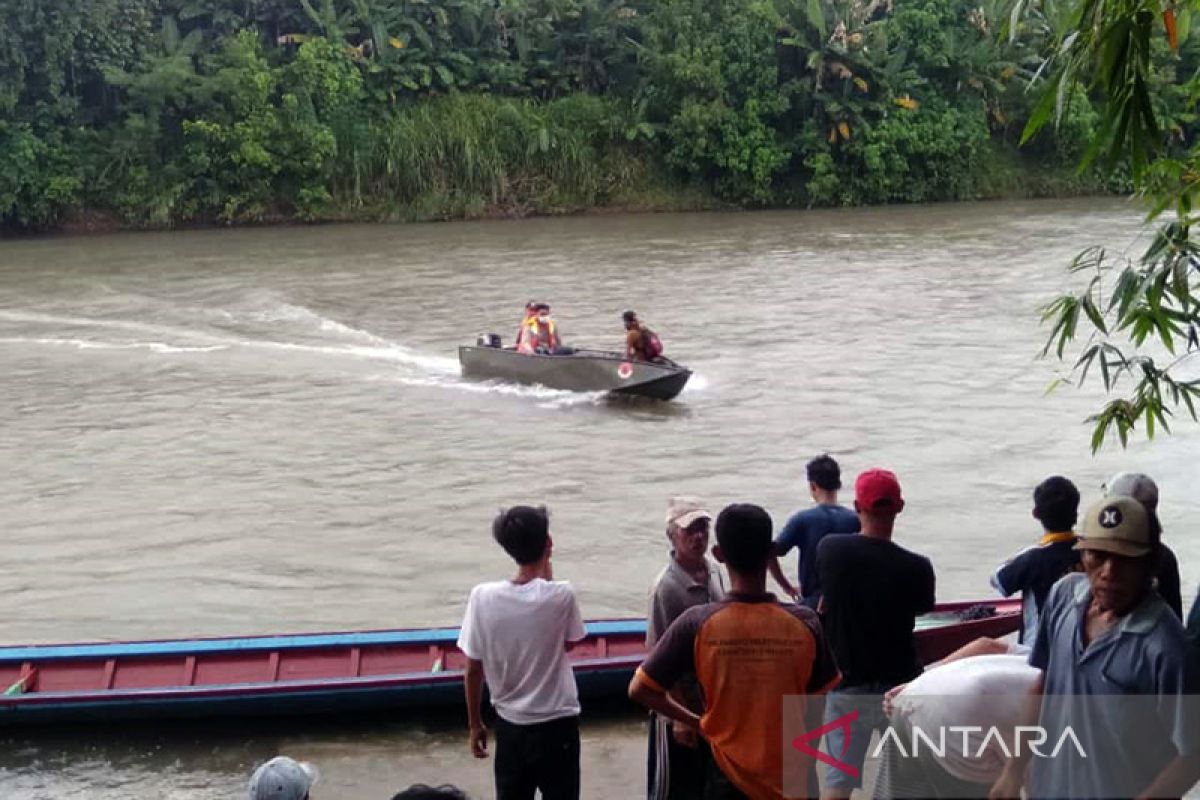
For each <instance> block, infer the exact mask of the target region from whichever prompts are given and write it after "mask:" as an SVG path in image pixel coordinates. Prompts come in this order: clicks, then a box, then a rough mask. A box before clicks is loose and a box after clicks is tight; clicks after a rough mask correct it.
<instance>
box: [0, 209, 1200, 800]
mask: <svg viewBox="0 0 1200 800" xmlns="http://www.w3.org/2000/svg"><path fill="white" fill-rule="evenodd" d="M1139 228H1140V215H1139V214H1138V212H1137V210H1136V209H1135V208H1133V207H1132V206H1130V205H1128V204H1126V203H1122V202H1118V201H1107V200H1088V201H1073V202H1026V203H987V204H957V205H937V206H908V207H895V208H880V209H864V210H854V211H818V212H805V213H798V212H796V213H793V212H778V213H776V212H771V213H754V214H671V215H646V216H599V217H579V218H569V219H543V220H527V221H516V222H478V223H452V224H434V225H412V226H339V227H313V228H276V229H257V230H255V229H243V230H228V231H227V230H211V231H194V232H179V233H161V234H160V233H154V234H122V235H112V236H102V237H92V238H68V239H57V238H52V239H34V240H24V241H15V242H0V364H2V365H3V369H4V376H5V377H4V381H3V383H2V384H0V413H2V415H3V427H2V428H0V463H3V464H4V465H5V467H6V469H5V476H4V479H3V480H0V507H3V509H4V511H5V515H4V520H5V522H4V534H5V535H4V551H3V565H4V569H3V570H2V571H0V596H3V598H4V608H5V614H4V625H3V628H2V632H0V639H3V640H4V641H5V642H10V643H17V642H31V641H66V640H82V639H88V640H106V639H120V638H129V637H163V636H181V635H192V634H206V635H216V634H238V633H262V632H284V631H304V630H322V629H350V628H358V627H388V626H418V625H436V624H446V623H449V624H453V623H456V622H457V621H458V619H459V617H460V615H461V612H462V607H463V602H464V599H465V597H466V593H467V591H468V590H469V588H470V587H471V585H472V584H473V583H475V582H477V581H479V580H482V579H487V578H493V577H497V576H503V575H505V574H507V573H508V572H509V571H510V568H509V565H508V563H507V562H506V559H505V557H504V555H503V553H502V552H501V551H499V549H498V548H497V547H496V546H495V545H494V544H493V543H492V541H491V540H490V531H489V523H490V520H491V518H492V516H493V515H494V514H495V512H496V510H497V508H499V507H501V506H503V505H507V504H513V503H516V502H537V503H545V504H547V505H548V506H549V507H550V509H551V514H552V521H551V524H552V532H553V534H554V536H555V543H556V551H555V552H556V556H555V569H556V574H557V576H558V577H561V578H565V579H569V580H572V581H573V582H574V583H575V584H576V586H577V587H578V589H579V593H580V599H581V603H582V606H583V609H584V613H585V615H586V616H588V617H605V616H619V615H636V614H640V613H641V612H642V610H643V604H644V597H645V592H646V589H647V587H648V584H649V582H650V581H651V579H652V577H653V575H654V573H655V572H656V571H657V570H658V569H659V568H660V567H661V566H662V564H663V561H664V558H665V556H666V552H665V541H664V539H663V535H662V530H663V524H662V518H663V512H664V510H665V505H666V499H667V497H669V496H670V495H672V494H677V493H690V494H699V495H702V496H704V497H706V498H709V499H710V501H711V503H712V504H713V506H714V507H719V506H721V505H723V504H725V503H728V502H732V501H754V502H759V503H761V504H763V505H764V506H766V507H767V508H768V509H769V510H770V511H771V512H772V514H773V516H774V517H775V520H776V523H777V525H779V524H782V522H783V520H784V519H785V517H786V515H787V514H788V513H789V512H791V511H794V510H796V509H797V508H800V507H803V506H804V505H805V504H806V503H807V492H806V489H805V487H804V483H803V477H802V476H803V467H804V463H805V461H807V460H808V459H809V458H810V457H812V456H813V455H816V454H819V453H822V452H830V453H832V454H834V455H835V456H836V457H837V458H838V459H839V460H840V461H841V462H842V465H843V468H844V470H845V471H846V473H848V479H852V477H853V474H854V473H856V472H857V471H859V470H861V469H864V468H866V467H869V466H875V465H883V466H887V467H890V468H892V469H894V470H895V471H896V472H897V473H898V475H899V477H900V479H901V482H902V483H903V486H904V491H905V495H906V498H907V501H908V506H907V509H906V511H905V513H904V514H903V516H902V517H901V519H900V522H899V524H898V533H897V540H898V541H899V542H901V543H902V544H905V545H907V546H910V547H912V548H914V549H916V550H919V551H922V552H925V553H927V554H929V555H930V556H931V557H932V558H933V561H934V565H935V567H936V569H937V574H938V595H939V599H942V600H952V599H965V598H970V597H977V596H983V595H987V594H988V593H989V589H988V586H987V577H988V575H989V573H990V571H991V570H992V569H993V568H994V566H995V565H996V564H997V563H999V562H1000V561H1001V560H1002V559H1003V558H1004V557H1005V556H1006V555H1008V554H1011V553H1012V552H1013V551H1014V550H1016V549H1018V548H1020V547H1023V546H1026V545H1028V544H1030V543H1032V542H1033V541H1035V539H1036V538H1037V535H1038V528H1037V525H1036V522H1035V521H1034V520H1033V519H1031V517H1030V509H1031V497H1030V495H1031V491H1032V489H1033V486H1034V485H1035V484H1036V483H1037V482H1038V481H1039V480H1041V479H1042V478H1043V477H1045V476H1046V475H1048V474H1052V473H1055V472H1058V473H1062V474H1065V475H1067V476H1069V477H1071V478H1072V479H1073V480H1075V482H1076V483H1077V484H1078V486H1079V487H1080V490H1081V492H1082V493H1083V496H1084V502H1085V504H1086V503H1087V502H1089V501H1090V500H1092V499H1095V498H1096V497H1097V496H1098V495H1099V487H1100V484H1101V482H1102V481H1103V480H1104V478H1105V477H1107V475H1108V474H1110V473H1111V472H1113V471H1115V470H1117V469H1138V470H1142V471H1145V472H1148V473H1150V474H1151V475H1153V476H1154V477H1155V478H1156V479H1157V480H1158V481H1159V485H1160V490H1161V493H1162V504H1161V506H1162V507H1161V514H1162V519H1163V523H1164V528H1165V531H1166V537H1167V541H1168V542H1169V543H1170V544H1171V545H1172V546H1173V547H1174V548H1175V550H1176V552H1177V553H1178V555H1179V559H1180V562H1181V565H1182V570H1183V588H1184V595H1185V603H1189V602H1190V599H1191V596H1192V594H1193V593H1194V591H1195V588H1196V581H1197V578H1200V540H1196V539H1187V538H1185V536H1184V532H1185V531H1190V530H1193V529H1195V528H1196V526H1197V524H1198V523H1197V520H1198V519H1200V494H1197V493H1196V492H1195V487H1196V486H1197V485H1200V460H1198V459H1197V458H1196V452H1197V450H1196V447H1197V444H1198V443H1200V437H1198V433H1197V426H1196V425H1195V424H1194V423H1191V422H1190V421H1186V420H1182V419H1181V420H1180V421H1179V422H1178V423H1177V427H1178V432H1177V433H1176V435H1174V436H1172V437H1168V438H1162V439H1159V440H1156V441H1154V442H1153V443H1145V442H1141V441H1138V442H1136V443H1134V444H1133V445H1132V446H1131V447H1130V448H1129V449H1128V450H1127V451H1124V452H1122V451H1120V450H1119V449H1117V448H1113V447H1109V448H1106V449H1105V451H1104V452H1102V453H1101V454H1100V455H1099V456H1097V457H1092V456H1091V455H1090V453H1089V450H1088V441H1089V436H1090V428H1089V427H1088V426H1087V425H1086V424H1085V423H1084V418H1085V417H1086V416H1087V414H1088V413H1090V412H1091V411H1093V410H1094V409H1096V408H1097V407H1098V406H1099V403H1100V402H1101V399H1102V396H1101V394H1100V393H1099V389H1098V387H1089V388H1085V389H1083V390H1076V389H1073V388H1069V387H1068V388H1065V389H1060V390H1058V391H1057V392H1054V393H1052V394H1049V395H1047V394H1046V388H1047V386H1048V384H1050V382H1051V381H1052V380H1053V379H1054V378H1055V377H1056V375H1058V374H1060V373H1061V372H1062V367H1061V365H1059V364H1058V363H1057V362H1055V361H1052V360H1051V361H1043V360H1038V359H1037V358H1036V355H1037V352H1038V350H1039V348H1040V346H1041V344H1042V342H1043V338H1044V336H1045V333H1046V330H1045V329H1043V328H1040V327H1039V325H1038V319H1039V305H1040V304H1041V303H1043V302H1044V301H1046V300H1047V299H1049V298H1050V297H1052V296H1053V295H1054V294H1055V293H1056V292H1058V291H1060V290H1062V289H1064V288H1066V287H1069V286H1072V285H1076V284H1075V282H1074V281H1075V279H1073V278H1071V276H1069V275H1068V274H1067V273H1066V270H1065V268H1064V265H1065V264H1066V262H1067V261H1068V260H1069V258H1070V257H1071V255H1073V254H1074V253H1075V252H1076V251H1078V250H1079V249H1081V248H1083V247H1085V246H1087V245H1090V244H1093V243H1097V242H1103V243H1106V244H1109V245H1112V246H1114V247H1116V248H1117V249H1123V248H1127V247H1130V246H1131V243H1133V242H1134V240H1135V238H1136V236H1137V232H1138V230H1139ZM1142 246H1144V242H1142V243H1140V244H1136V245H1133V249H1131V250H1130V252H1131V253H1136V252H1138V250H1139V248H1140V247H1142ZM531 297H533V298H538V299H546V300H547V301H549V302H552V303H553V306H554V313H555V317H556V318H557V320H558V323H559V326H560V330H561V331H562V332H563V334H564V338H565V340H566V342H567V343H568V344H578V345H589V346H599V347H609V348H613V347H617V346H618V345H619V344H620V342H621V341H622V335H623V331H622V329H621V324H620V312H621V311H622V310H623V309H625V308H627V307H633V308H635V309H637V311H638V312H639V313H640V315H641V316H642V318H643V319H645V320H646V321H647V322H648V323H649V324H650V325H651V326H652V327H654V328H655V330H657V331H658V332H659V333H660V334H661V336H662V338H663V340H664V343H665V345H666V348H667V354H668V355H670V356H671V357H673V358H675V359H676V360H679V361H682V362H685V363H687V364H688V365H689V366H691V367H692V368H693V369H694V370H695V372H696V375H695V377H694V378H693V380H692V383H691V384H690V385H689V387H688V388H687V389H686V390H685V391H684V393H683V394H682V395H681V396H680V397H679V398H678V399H677V400H676V401H675V402H673V403H670V404H629V403H611V402H608V401H605V400H604V399H603V398H600V397H595V396H591V395H581V394H571V393H565V392H555V391H550V390H543V389H538V388H528V387H515V386H506V385H496V384H480V383H471V382H466V381H464V380H463V379H461V378H460V377H459V375H458V364H457V359H456V355H455V347H456V346H457V345H458V344H460V343H469V342H473V341H474V338H475V336H476V334H478V333H480V332H485V331H496V332H498V333H500V334H501V335H503V336H504V337H505V339H506V341H507V340H509V339H511V337H512V335H513V333H514V332H515V329H516V323H517V321H518V318H519V315H520V312H521V308H522V306H523V305H524V303H525V301H526V300H527V299H529V298H531ZM793 563H794V562H793ZM4 744H5V746H4V752H3V755H0V796H3V797H5V798H11V797H20V798H76V797H78V798H84V797H87V798H126V797H130V798H133V797H151V796H153V797H157V798H179V799H180V800H183V799H187V800H191V798H197V799H198V798H239V797H242V796H244V795H243V793H244V788H243V787H244V781H245V779H246V778H247V777H248V774H249V770H250V769H251V768H252V767H253V765H254V763H255V762H256V761H259V760H261V759H263V758H266V757H268V756H270V755H272V754H273V753H274V752H276V751H277V750H282V751H283V752H288V753H291V754H293V755H296V756H298V757H303V758H308V759H310V760H313V761H315V762H316V763H317V764H318V765H319V766H320V767H321V768H322V770H323V773H324V775H323V778H322V782H321V784H320V785H319V787H318V789H319V790H320V791H318V792H314V798H315V800H322V798H331V797H345V798H359V797H361V798H369V797H377V798H386V797H390V794H391V792H393V791H395V790H397V789H399V788H402V787H403V786H404V785H407V784H408V783H410V782H413V781H418V780H421V781H426V782H440V781H446V780H448V781H454V782H457V783H459V784H460V785H462V786H464V787H465V788H468V789H470V790H471V791H472V792H473V793H474V794H475V795H476V796H479V797H483V796H487V795H488V792H489V786H490V784H489V779H488V771H487V770H488V765H487V764H482V763H475V762H473V761H472V760H471V759H470V757H469V755H468V754H467V752H466V749H465V738H463V737H461V735H460V732H459V731H458V729H457V728H455V727H450V726H449V725H447V724H434V723H431V724H428V725H427V724H424V723H419V722H416V721H411V720H397V721H396V722H395V723H394V725H389V726H382V727H380V726H361V725H359V726H356V725H349V726H347V725H344V724H339V725H338V726H336V727H329V726H328V725H327V724H324V723H318V724H316V725H308V726H303V727H300V728H299V729H295V730H293V729H285V730H282V731H281V730H271V731H269V732H264V733H261V734H256V735H250V734H247V733H245V732H243V731H240V730H235V731H229V730H220V729H218V730H208V729H199V730H184V731H180V730H172V731H154V730H151V731H142V732H138V733H134V734H126V733H124V732H122V731H119V730H115V729H114V730H104V731H95V730H93V731H81V732H72V731H68V732H62V733H56V734H54V735H53V736H50V735H46V734H39V735H28V736H27V735H20V736H10V737H8V738H7V739H6V740H5V742H4ZM643 771H644V768H643V745H642V741H641V739H640V723H639V720H638V719H637V718H636V717H631V716H621V715H618V716H614V717H609V718H606V719H604V720H602V721H598V722H596V723H594V724H592V725H589V726H585V730H584V782H585V794H586V795H587V796H588V797H597V798H598V797H635V796H637V794H638V793H639V792H641V783H640V781H641V777H640V776H641V775H642V773H643Z"/></svg>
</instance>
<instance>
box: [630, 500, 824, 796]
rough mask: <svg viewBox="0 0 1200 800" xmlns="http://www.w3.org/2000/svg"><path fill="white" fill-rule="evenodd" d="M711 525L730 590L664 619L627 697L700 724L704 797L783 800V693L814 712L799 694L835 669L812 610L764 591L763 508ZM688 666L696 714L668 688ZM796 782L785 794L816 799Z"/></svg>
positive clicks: (734, 511) (767, 546)
mask: <svg viewBox="0 0 1200 800" xmlns="http://www.w3.org/2000/svg"><path fill="white" fill-rule="evenodd" d="M716 529H717V546H716V547H714V548H713V556H714V557H716V559H717V560H718V561H720V562H722V563H723V564H725V566H726V568H727V569H728V570H729V582H730V585H731V586H732V591H730V592H729V595H728V597H727V599H726V600H724V601H722V602H719V603H709V604H707V605H703V606H696V607H694V608H691V609H688V610H687V611H686V612H684V614H683V615H682V616H680V617H679V618H678V619H677V620H675V622H674V623H672V624H671V627H669V628H668V629H667V631H666V633H664V634H663V635H662V637H661V638H660V639H659V640H658V643H657V644H656V645H655V646H654V649H653V651H651V653H650V655H649V656H648V657H647V658H646V660H645V661H644V662H643V663H642V665H641V666H640V667H639V668H638V670H637V672H636V673H635V674H634V676H633V681H632V682H631V683H630V684H629V696H630V698H632V699H633V700H636V701H637V702H639V703H642V704H643V705H645V706H647V707H649V708H650V709H651V710H652V711H655V712H657V713H659V714H662V715H664V716H667V717H670V718H671V719H673V720H675V721H676V722H678V723H680V724H683V725H689V726H692V727H695V728H698V729H699V730H700V732H701V734H702V735H703V737H704V739H705V740H706V741H707V743H708V746H709V748H710V750H711V753H712V758H711V759H710V762H709V768H708V776H707V789H706V791H705V798H706V800H713V799H714V798H721V800H745V799H746V798H749V800H783V798H785V794H784V789H783V783H784V781H783V772H784V764H783V747H782V745H783V714H784V697H785V696H788V695H801V696H807V697H802V700H804V701H805V705H806V706H807V707H806V708H805V709H804V712H805V715H806V716H809V717H813V716H817V717H819V713H818V714H814V713H813V712H814V711H818V712H819V708H816V706H819V705H820V704H819V703H811V702H810V701H809V699H808V698H811V696H812V695H820V694H824V693H825V692H826V691H828V690H829V689H831V688H832V687H834V686H836V685H837V683H838V681H839V680H840V677H841V676H840V675H839V673H838V669H837V666H836V664H835V663H834V660H833V652H832V650H831V649H830V647H829V644H828V642H827V641H826V640H825V635H824V633H823V632H822V630H821V623H820V622H819V621H818V619H817V615H816V613H815V612H813V611H812V610H811V609H809V608H806V607H804V606H796V605H790V604H788V605H784V604H781V603H779V602H778V601H776V599H775V596H774V595H771V594H768V593H767V592H766V586H767V562H768V561H769V560H770V556H771V552H772V544H771V518H770V516H768V515H767V512H766V511H764V510H763V509H761V508H760V507H758V506H755V505H731V506H728V507H726V508H725V510H724V511H722V512H721V513H720V515H719V516H718V517H717V525H716ZM688 673H695V675H696V679H697V680H698V681H699V683H700V686H701V688H702V689H703V690H704V699H705V711H704V714H703V715H698V714H696V713H695V712H693V711H691V710H689V709H687V708H684V707H683V706H681V705H680V704H679V703H678V702H676V701H675V700H674V699H673V698H671V696H670V695H669V694H668V691H669V690H670V689H671V687H672V686H673V685H674V684H675V683H676V682H677V681H678V680H680V679H681V678H682V677H683V676H684V675H687V674H688ZM789 757H790V758H801V756H800V755H799V754H791V755H790V756H789ZM806 767H807V765H806ZM809 771H810V770H808V769H807V768H806V769H805V770H804V772H809ZM801 782H802V783H805V784H806V785H805V790H804V791H803V792H802V793H799V794H789V795H786V797H815V796H816V794H817V786H816V785H815V782H813V781H803V780H802V781H801Z"/></svg>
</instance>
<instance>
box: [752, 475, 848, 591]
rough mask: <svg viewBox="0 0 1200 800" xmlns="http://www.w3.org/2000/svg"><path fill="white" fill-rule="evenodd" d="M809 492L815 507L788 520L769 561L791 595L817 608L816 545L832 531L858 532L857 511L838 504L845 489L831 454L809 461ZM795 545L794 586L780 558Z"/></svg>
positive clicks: (778, 581)
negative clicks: (785, 573) (839, 492)
mask: <svg viewBox="0 0 1200 800" xmlns="http://www.w3.org/2000/svg"><path fill="white" fill-rule="evenodd" d="M805 471H806V472H807V473H808V491H809V493H810V494H811V495H812V499H813V502H815V503H816V505H815V506H813V507H812V508H808V509H805V510H804V511H798V512H796V513H795V514H793V515H792V516H791V518H790V519H788V521H787V523H786V524H785V525H784V526H783V530H781V531H780V532H779V536H778V537H777V538H776V539H775V553H774V555H772V556H771V561H770V563H769V564H768V566H769V567H770V570H771V575H772V576H773V577H774V578H775V582H776V583H778V584H779V585H780V586H781V587H782V588H783V590H784V591H785V592H787V594H788V595H790V596H791V597H792V598H793V599H795V600H797V601H799V602H802V603H804V604H805V605H806V606H808V607H809V608H812V609H814V610H815V609H816V607H817V603H818V602H819V601H820V599H821V582H820V579H819V578H818V577H817V545H819V544H820V543H821V540H822V539H824V538H825V537H826V536H828V535H829V534H831V533H858V530H859V524H860V523H859V521H858V514H855V513H854V512H853V511H851V510H850V509H848V508H846V507H845V506H842V505H838V501H837V494H838V489H841V488H842V471H841V469H840V468H839V467H838V463H837V462H836V461H834V460H833V458H832V457H830V456H829V455H828V454H826V455H823V456H817V457H816V458H814V459H813V460H812V461H810V462H808V466H807V467H806V468H805ZM793 547H795V548H796V549H797V550H798V551H799V554H800V558H799V561H800V564H799V569H798V573H799V575H798V577H799V583H798V584H797V585H795V586H793V585H792V582H791V581H789V580H788V579H787V576H785V575H784V574H783V569H782V568H781V567H780V566H779V557H780V556H784V555H787V554H788V552H789V551H790V550H791V549H792V548H793Z"/></svg>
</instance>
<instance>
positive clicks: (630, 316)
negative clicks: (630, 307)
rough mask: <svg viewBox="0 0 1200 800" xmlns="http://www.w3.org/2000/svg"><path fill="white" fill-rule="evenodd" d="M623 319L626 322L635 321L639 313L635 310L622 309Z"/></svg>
mask: <svg viewBox="0 0 1200 800" xmlns="http://www.w3.org/2000/svg"><path fill="white" fill-rule="evenodd" d="M621 319H623V320H624V321H625V322H633V321H634V320H635V319H637V313H636V312H634V311H622V312H621Z"/></svg>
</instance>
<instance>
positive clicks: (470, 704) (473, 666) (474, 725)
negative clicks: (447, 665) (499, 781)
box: [463, 658, 488, 758]
mask: <svg viewBox="0 0 1200 800" xmlns="http://www.w3.org/2000/svg"><path fill="white" fill-rule="evenodd" d="M483 681H484V674H483V662H482V661H476V660H475V659H473V658H469V659H467V671H466V676H465V680H464V681H463V685H464V686H465V687H466V695H467V727H468V728H469V729H470V731H471V733H470V739H469V744H470V746H471V755H473V756H475V757H476V758H487V739H488V734H487V728H485V727H484V726H483Z"/></svg>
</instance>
